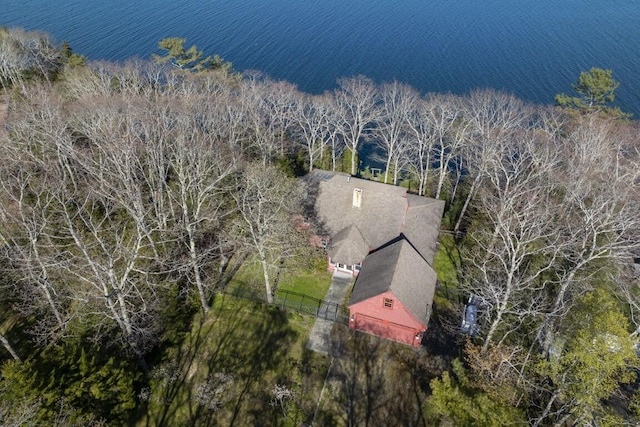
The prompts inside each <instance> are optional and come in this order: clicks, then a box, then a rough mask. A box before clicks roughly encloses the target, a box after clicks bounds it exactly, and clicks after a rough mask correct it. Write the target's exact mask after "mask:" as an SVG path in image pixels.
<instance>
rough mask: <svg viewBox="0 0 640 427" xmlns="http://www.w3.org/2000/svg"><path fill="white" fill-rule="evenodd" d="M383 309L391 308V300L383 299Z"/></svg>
mask: <svg viewBox="0 0 640 427" xmlns="http://www.w3.org/2000/svg"><path fill="white" fill-rule="evenodd" d="M384 306H385V308H393V300H392V299H391V298H385V299H384Z"/></svg>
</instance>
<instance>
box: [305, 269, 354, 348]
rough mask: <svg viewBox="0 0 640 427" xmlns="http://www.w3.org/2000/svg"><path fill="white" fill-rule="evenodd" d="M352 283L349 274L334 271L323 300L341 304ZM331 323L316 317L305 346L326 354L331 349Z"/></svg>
mask: <svg viewBox="0 0 640 427" xmlns="http://www.w3.org/2000/svg"><path fill="white" fill-rule="evenodd" d="M352 284H353V277H352V276H351V275H346V274H343V273H337V272H336V273H334V274H333V279H332V280H331V286H330V287H329V290H328V291H327V295H326V296H325V297H324V299H325V301H328V302H333V303H336V304H342V302H343V300H344V297H345V295H346V294H347V292H349V291H350V290H351V285H352ZM333 325H334V323H333V322H332V321H330V320H325V319H320V318H316V323H314V325H313V328H312V329H311V333H310V334H309V341H308V342H307V348H308V349H309V350H313V351H317V352H319V353H324V354H328V353H329V350H330V349H331V329H332V328H333Z"/></svg>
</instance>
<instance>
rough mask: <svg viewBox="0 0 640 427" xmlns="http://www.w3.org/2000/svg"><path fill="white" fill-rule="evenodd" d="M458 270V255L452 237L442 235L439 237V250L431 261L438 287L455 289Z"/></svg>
mask: <svg viewBox="0 0 640 427" xmlns="http://www.w3.org/2000/svg"><path fill="white" fill-rule="evenodd" d="M459 268H460V253H459V252H458V248H457V247H456V243H455V241H454V239H453V236H450V235H448V234H443V235H442V236H441V237H440V248H439V249H438V252H436V254H435V257H434V259H433V269H434V270H435V271H436V273H438V282H440V285H441V286H443V287H445V288H451V289H455V288H457V286H458V274H457V270H458V269H459Z"/></svg>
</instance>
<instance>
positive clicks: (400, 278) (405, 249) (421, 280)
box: [349, 236, 437, 325]
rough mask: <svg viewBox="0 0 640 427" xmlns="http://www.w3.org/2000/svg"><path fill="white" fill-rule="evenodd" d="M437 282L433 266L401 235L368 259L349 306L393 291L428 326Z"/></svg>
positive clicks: (355, 285)
mask: <svg viewBox="0 0 640 427" xmlns="http://www.w3.org/2000/svg"><path fill="white" fill-rule="evenodd" d="M436 281H437V275H436V273H435V271H434V270H433V268H431V266H430V265H429V263H428V262H427V261H426V260H425V259H424V258H422V256H421V255H420V254H419V253H418V252H417V251H416V250H415V248H414V247H413V246H412V245H411V243H410V242H409V241H408V240H407V239H406V238H404V236H400V237H399V238H398V239H397V240H395V241H394V242H392V243H390V244H389V245H386V246H384V247H382V248H380V249H378V250H377V251H375V252H373V253H371V254H370V255H369V256H368V257H367V258H366V261H365V263H364V264H363V266H362V270H361V271H360V274H359V275H358V279H357V280H356V283H355V284H354V287H353V292H352V293H351V299H350V300H349V306H350V307H351V306H353V305H355V304H358V303H360V302H362V301H365V300H368V299H371V298H375V297H378V296H379V295H382V294H384V293H385V292H392V293H393V294H394V295H395V297H396V298H397V299H398V301H400V302H401V303H402V304H403V306H404V307H406V308H407V310H409V312H411V314H412V316H414V317H415V318H416V319H418V320H419V321H420V322H422V323H423V324H424V325H427V324H428V323H429V316H430V313H431V305H432V303H433V296H434V294H435V287H436Z"/></svg>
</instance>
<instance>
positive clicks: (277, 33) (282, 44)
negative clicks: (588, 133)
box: [0, 0, 640, 118]
mask: <svg viewBox="0 0 640 427" xmlns="http://www.w3.org/2000/svg"><path fill="white" fill-rule="evenodd" d="M0 24H5V25H7V26H10V27H11V26H19V27H23V28H25V29H29V30H31V29H42V30H45V31H47V32H49V33H51V34H53V35H54V37H55V38H56V39H57V40H67V41H68V42H69V43H70V44H71V46H72V47H73V49H74V50H75V51H76V52H78V53H82V54H84V55H87V56H88V57H89V58H90V59H108V60H116V61H121V60H124V59H126V58H129V57H132V56H137V57H141V58H149V57H150V55H151V53H152V52H157V42H158V40H160V39H161V38H164V37H178V36H179V37H186V38H187V43H188V44H196V45H197V46H198V47H199V48H200V49H203V50H204V51H205V53H207V54H212V53H218V54H220V55H221V56H222V57H223V58H225V59H226V60H228V61H231V62H232V63H233V65H234V68H235V69H236V70H238V71H244V70H247V69H258V70H261V71H263V72H265V73H267V74H269V75H271V76H272V77H274V78H276V79H284V80H288V81H290V82H292V83H295V84H297V85H298V87H299V88H300V89H301V90H304V91H307V92H311V93H320V92H322V91H324V90H327V89H332V88H334V87H335V81H336V79H337V78H339V77H345V76H352V75H356V74H364V75H367V76H369V77H371V78H373V79H374V80H376V81H378V82H381V81H390V80H393V79H396V80H399V81H402V82H406V83H408V84H410V85H412V86H414V87H415V88H417V89H419V90H420V91H422V92H453V93H457V94H464V93H467V92H469V91H470V90H472V89H474V88H478V87H489V88H495V89H503V90H506V91H508V92H511V93H514V94H515V95H517V96H519V97H520V98H522V99H525V100H528V101H533V102H539V103H552V102H553V97H554V95H555V94H556V93H558V92H562V91H565V92H569V91H570V90H571V84H572V83H573V82H575V80H576V79H577V76H578V75H579V73H580V71H581V70H588V69H590V68H591V67H600V68H610V69H612V70H613V74H614V78H615V79H616V80H618V81H619V82H620V83H621V85H620V88H619V89H618V91H617V95H618V98H617V101H618V105H619V106H620V107H621V108H622V109H623V110H625V111H630V112H633V113H634V116H635V118H638V117H640V1H638V0H537V1H532V0H450V1H443V0H441V1H433V0H395V1H394V0H349V1H343V0H220V1H214V0H99V1H98V0H60V1H54V0H1V1H0Z"/></svg>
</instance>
